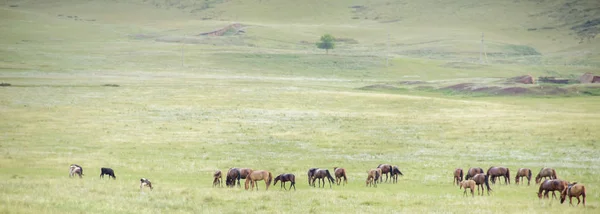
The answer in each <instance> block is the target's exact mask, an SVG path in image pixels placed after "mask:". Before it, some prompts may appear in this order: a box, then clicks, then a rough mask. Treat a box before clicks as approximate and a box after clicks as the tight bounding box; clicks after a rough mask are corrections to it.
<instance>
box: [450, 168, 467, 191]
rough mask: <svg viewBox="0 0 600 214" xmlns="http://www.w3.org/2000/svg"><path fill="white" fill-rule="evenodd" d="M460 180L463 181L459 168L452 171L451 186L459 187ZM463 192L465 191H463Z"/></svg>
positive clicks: (461, 171)
mask: <svg viewBox="0 0 600 214" xmlns="http://www.w3.org/2000/svg"><path fill="white" fill-rule="evenodd" d="M462 180H463V170H462V169H461V168H456V169H455V170H454V181H453V184H456V185H459V186H460V182H462ZM459 188H460V187H459ZM465 191H467V190H466V189H465Z"/></svg>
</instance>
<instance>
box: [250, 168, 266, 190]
mask: <svg viewBox="0 0 600 214" xmlns="http://www.w3.org/2000/svg"><path fill="white" fill-rule="evenodd" d="M257 181H265V186H266V187H265V188H266V190H269V185H271V181H273V174H271V172H269V171H267V170H256V171H252V172H251V173H250V174H248V175H246V183H245V186H246V190H248V188H249V184H252V190H254V186H256V191H258V183H257Z"/></svg>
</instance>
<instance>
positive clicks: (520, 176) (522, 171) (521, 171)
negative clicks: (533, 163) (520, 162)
mask: <svg viewBox="0 0 600 214" xmlns="http://www.w3.org/2000/svg"><path fill="white" fill-rule="evenodd" d="M523 177H525V178H527V186H529V184H530V182H531V169H528V168H519V171H517V176H515V183H516V184H519V182H522V181H523Z"/></svg>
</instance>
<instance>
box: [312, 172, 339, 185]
mask: <svg viewBox="0 0 600 214" xmlns="http://www.w3.org/2000/svg"><path fill="white" fill-rule="evenodd" d="M325 178H327V180H328V181H329V188H331V183H334V182H335V179H333V177H331V174H330V173H329V170H328V169H317V170H315V174H313V179H312V185H313V187H314V186H315V181H316V180H317V179H319V187H321V180H322V181H323V187H325Z"/></svg>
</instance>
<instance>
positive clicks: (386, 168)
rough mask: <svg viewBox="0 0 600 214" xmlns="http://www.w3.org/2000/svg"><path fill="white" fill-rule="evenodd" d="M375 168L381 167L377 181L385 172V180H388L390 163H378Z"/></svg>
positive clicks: (390, 170) (390, 169) (380, 179)
mask: <svg viewBox="0 0 600 214" xmlns="http://www.w3.org/2000/svg"><path fill="white" fill-rule="evenodd" d="M377 168H379V169H381V176H379V182H381V181H382V180H383V175H384V174H385V182H387V181H388V173H390V175H391V173H392V169H393V168H392V165H390V164H379V166H377Z"/></svg>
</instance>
